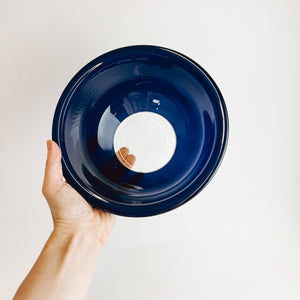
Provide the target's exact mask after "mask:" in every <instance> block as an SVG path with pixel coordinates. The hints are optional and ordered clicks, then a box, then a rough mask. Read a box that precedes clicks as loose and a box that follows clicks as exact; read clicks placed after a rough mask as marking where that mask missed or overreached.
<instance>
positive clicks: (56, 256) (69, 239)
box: [14, 230, 101, 300]
mask: <svg viewBox="0 0 300 300" xmlns="http://www.w3.org/2000/svg"><path fill="white" fill-rule="evenodd" d="M100 250H101V244H100V243H99V241H98V240H97V239H95V238H94V236H93V235H91V234H90V232H83V231H75V232H73V233H64V232H61V231H58V230H54V231H53V232H52V234H51V236H50V237H49V239H48V241H47V243H46V245H45V247H44V248H43V250H42V252H41V254H40V256H39V258H38V260H37V261H36V263H35V265H34V266H33V268H32V269H31V271H30V272H29V274H28V275H27V277H26V278H25V280H24V281H23V283H22V284H21V286H20V287H19V289H18V291H17V293H16V295H15V297H14V300H17V299H22V300H26V299H30V300H35V299H39V300H40V299H43V300H48V299H55V300H59V299H63V300H68V299H72V300H76V299H84V298H85V295H86V293H87V289H88V287H89V284H90V281H91V279H92V275H93V273H94V269H95V266H96V263H97V258H98V255H99V253H100Z"/></svg>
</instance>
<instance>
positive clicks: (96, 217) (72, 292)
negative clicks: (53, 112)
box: [14, 141, 115, 300]
mask: <svg viewBox="0 0 300 300" xmlns="http://www.w3.org/2000/svg"><path fill="white" fill-rule="evenodd" d="M47 146H48V157H47V163H46V170H45V178H44V184H43V194H44V196H45V198H46V199H47V201H48V204H49V207H50V210H51V213H52V217H53V223H54V229H53V232H52V234H51V235H50V237H49V239H48V241H47V243H46V245H45V246H44V248H43V250H42V252H41V254H40V256H39V258H38V260H37V261H36V263H35V264H34V266H33V267H32V269H31V271H30V272H29V274H28V275H27V277H26V278H25V280H24V281H23V283H22V284H21V286H20V287H19V289H18V291H17V293H16V295H15V297H14V300H18V299H22V300H26V299H30V300H35V299H39V300H40V299H43V300H48V299H55V300H59V299H64V300H68V299H72V300H76V299H84V298H85V295H86V293H87V290H88V287H89V285H90V281H91V279H92V275H93V273H94V269H95V266H96V262H97V258H98V255H99V253H100V251H101V249H102V247H103V246H104V244H105V242H106V240H107V238H108V236H109V234H110V232H111V230H112V228H113V225H114V223H115V216H114V215H111V214H109V213H105V212H103V211H100V210H97V209H93V208H92V207H91V206H90V205H89V204H88V203H87V202H86V201H85V200H84V199H83V198H82V197H81V196H80V195H79V194H78V193H77V192H76V191H75V190H74V189H73V188H72V187H71V186H70V185H68V184H67V183H66V182H65V181H64V180H63V175H62V167H61V152H60V149H59V148H58V146H57V145H56V144H55V143H54V142H52V141H48V142H47Z"/></svg>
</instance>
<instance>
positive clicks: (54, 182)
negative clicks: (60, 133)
mask: <svg viewBox="0 0 300 300" xmlns="http://www.w3.org/2000/svg"><path fill="white" fill-rule="evenodd" d="M47 149H48V154H47V161H46V168H45V177H44V183H43V189H42V191H43V194H44V196H45V197H48V196H51V195H53V194H55V193H56V192H57V191H58V190H59V189H60V188H61V186H62V185H63V184H64V179H63V173H62V165H61V151H60V149H59V147H58V145H57V144H56V143H55V142H54V141H47Z"/></svg>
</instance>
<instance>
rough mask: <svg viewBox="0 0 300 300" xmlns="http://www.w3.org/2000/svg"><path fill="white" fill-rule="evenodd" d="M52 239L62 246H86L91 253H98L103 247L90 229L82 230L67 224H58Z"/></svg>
mask: <svg viewBox="0 0 300 300" xmlns="http://www.w3.org/2000/svg"><path fill="white" fill-rule="evenodd" d="M51 237H52V239H54V240H59V242H60V243H61V244H64V243H65V244H68V245H69V244H70V245H75V246H76V245H85V246H86V247H87V248H89V249H90V251H93V252H95V253H98V252H100V251H101V249H102V248H103V245H102V244H101V242H100V241H99V239H98V238H97V235H96V234H95V233H94V232H93V231H92V230H90V229H89V228H81V227H76V226H70V225H66V224H56V225H55V226H54V229H53V231H52V234H51Z"/></svg>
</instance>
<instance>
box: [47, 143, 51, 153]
mask: <svg viewBox="0 0 300 300" xmlns="http://www.w3.org/2000/svg"><path fill="white" fill-rule="evenodd" d="M50 149H51V141H47V150H48V151H50Z"/></svg>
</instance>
